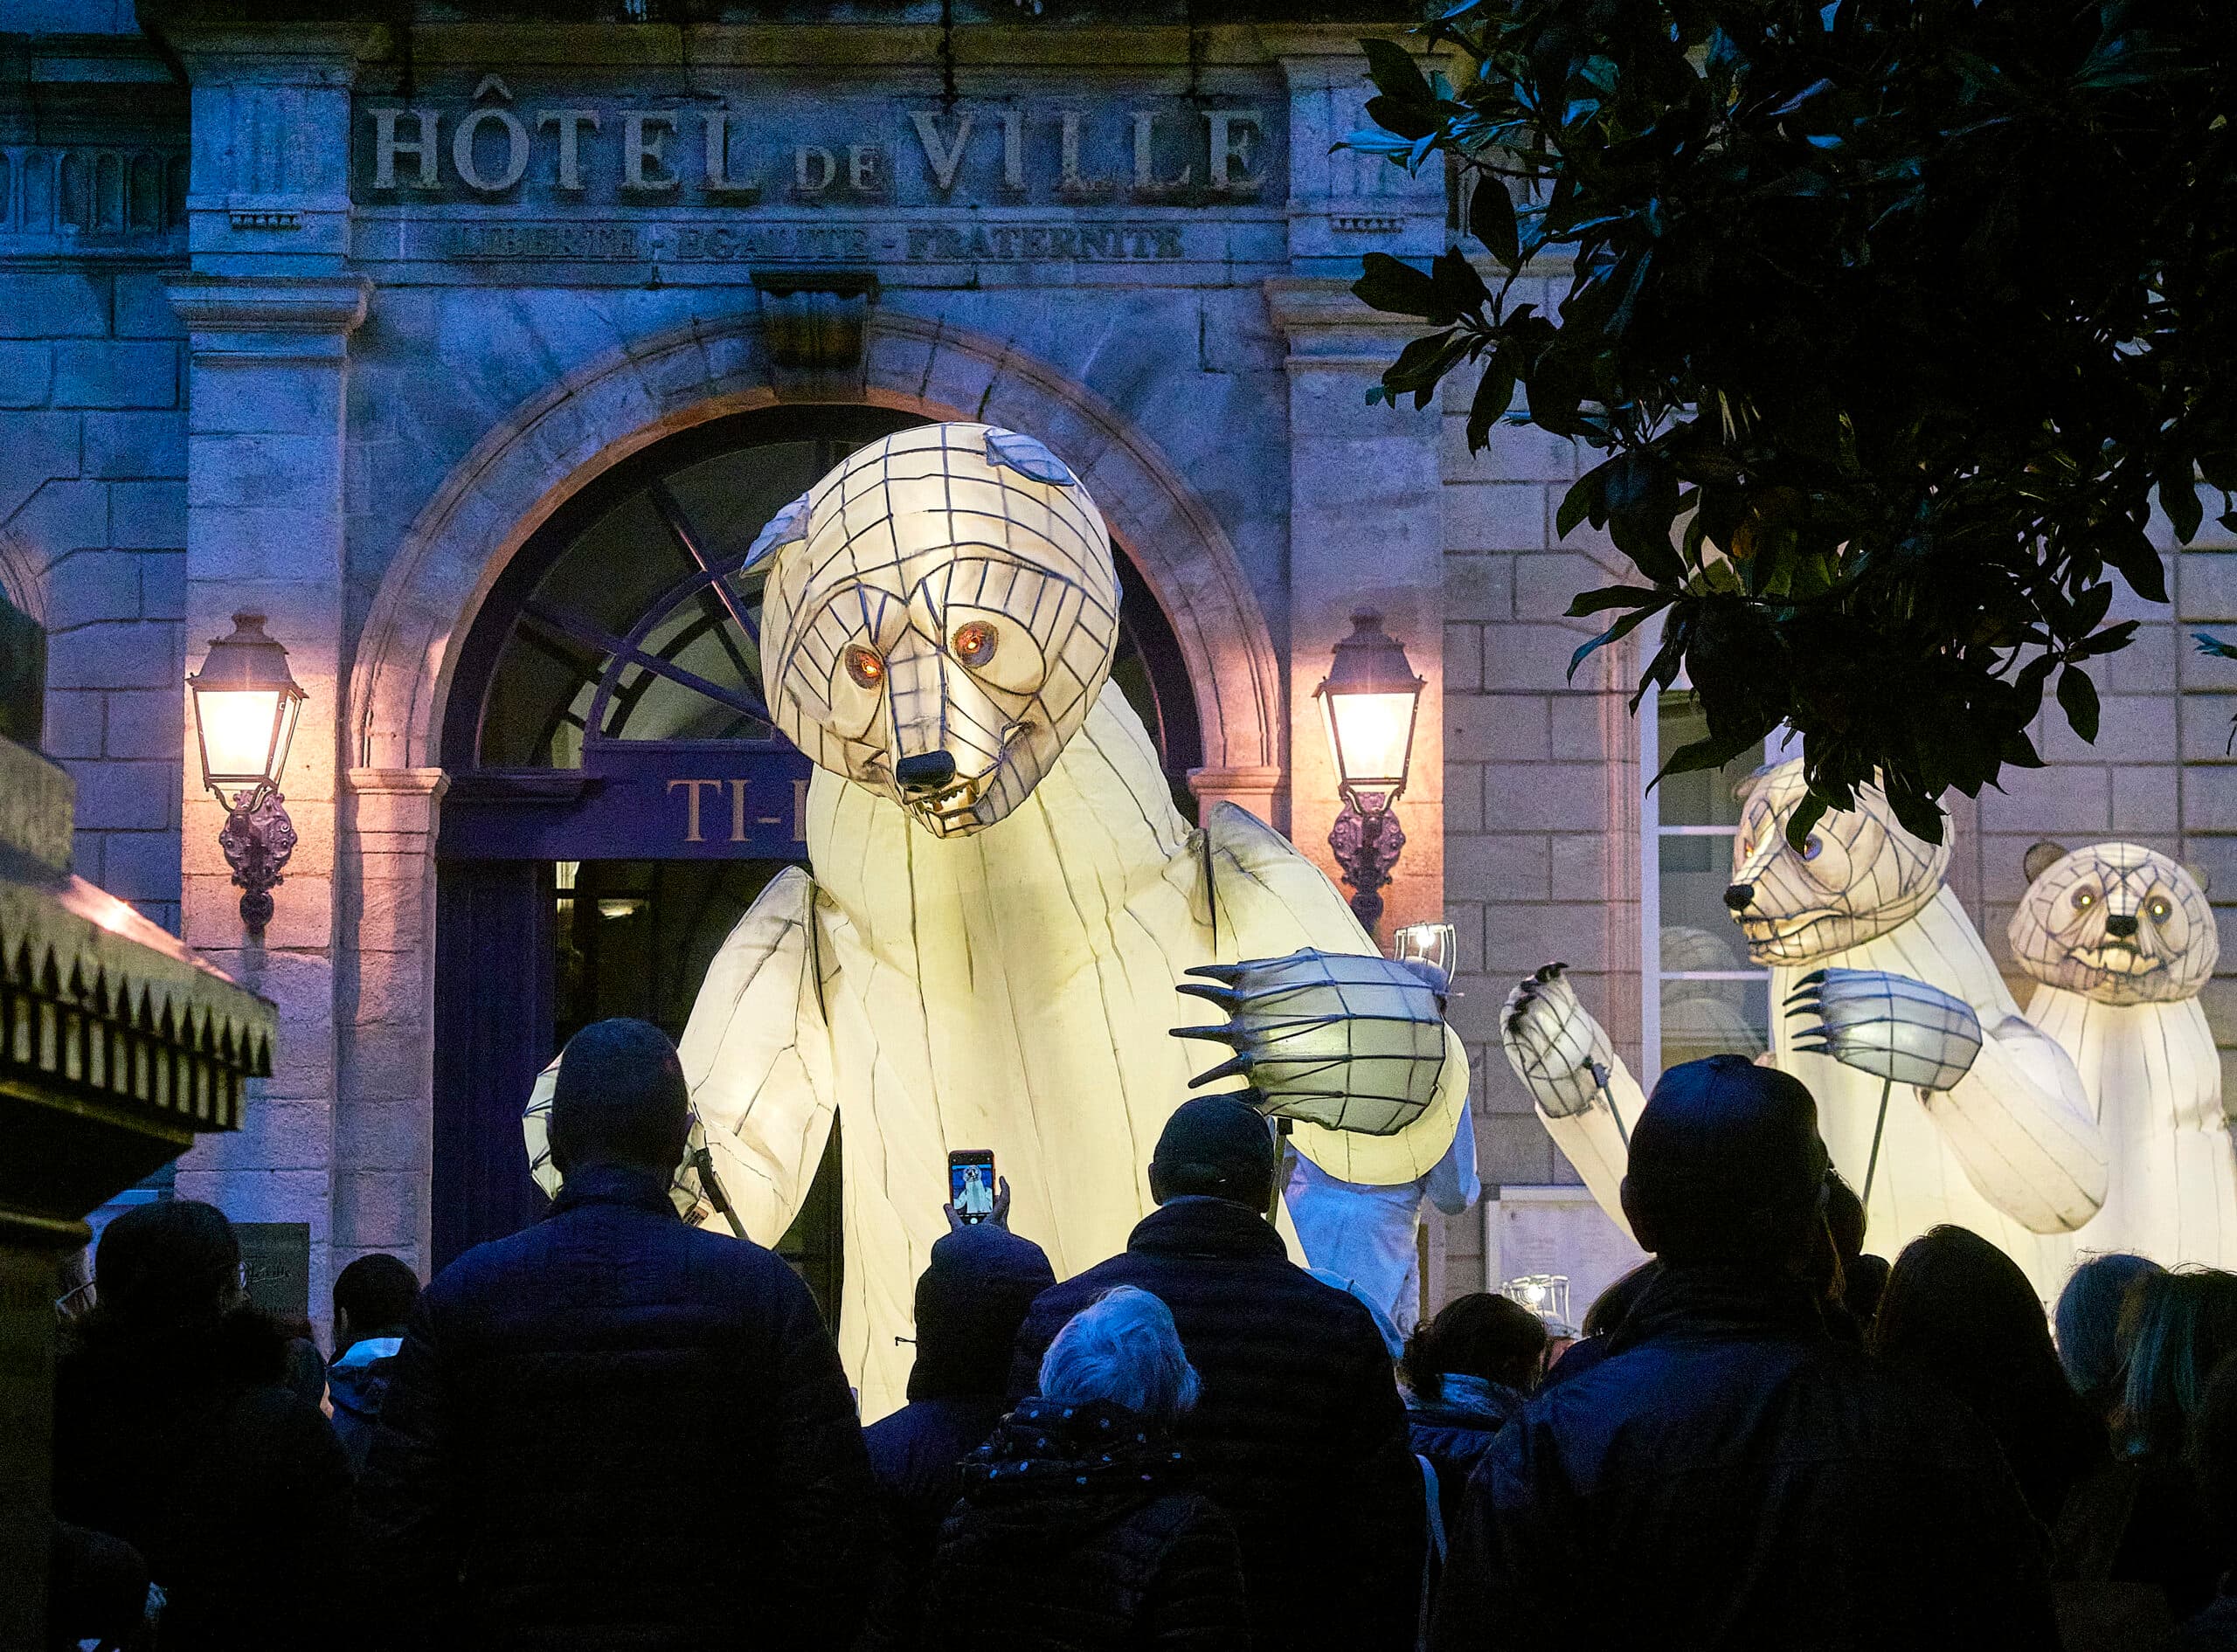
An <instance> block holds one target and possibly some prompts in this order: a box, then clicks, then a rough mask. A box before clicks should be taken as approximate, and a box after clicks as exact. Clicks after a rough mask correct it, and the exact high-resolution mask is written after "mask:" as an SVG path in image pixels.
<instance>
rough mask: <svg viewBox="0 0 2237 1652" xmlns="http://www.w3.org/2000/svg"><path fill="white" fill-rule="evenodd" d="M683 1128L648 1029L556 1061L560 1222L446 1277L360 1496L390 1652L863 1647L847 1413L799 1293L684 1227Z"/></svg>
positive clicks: (850, 1413)
mask: <svg viewBox="0 0 2237 1652" xmlns="http://www.w3.org/2000/svg"><path fill="white" fill-rule="evenodd" d="M688 1131H689V1096H688V1095H687V1093H686V1090H685V1087H684V1082H683V1068H682V1063H681V1062H680V1061H677V1059H676V1054H675V1046H674V1045H673V1044H671V1043H670V1042H669V1041H668V1037H667V1035H666V1034H665V1033H662V1032H661V1030H660V1028H658V1027H656V1026H652V1025H650V1024H649V1023H648V1022H644V1021H638V1020H606V1021H599V1022H596V1023H594V1024H593V1025H592V1026H586V1027H585V1028H584V1029H583V1030H582V1031H581V1032H579V1033H576V1034H575V1036H574V1037H573V1038H572V1039H571V1040H568V1043H567V1047H566V1049H565V1051H564V1053H563V1054H561V1056H560V1058H559V1071H558V1085H557V1089H556V1090H555V1091H554V1094H553V1096H552V1102H551V1157H552V1160H553V1162H554V1163H555V1164H557V1165H558V1166H559V1170H560V1173H561V1175H562V1176H563V1177H564V1185H562V1186H561V1188H560V1190H559V1195H558V1198H557V1199H554V1200H553V1201H552V1206H551V1213H550V1214H549V1215H547V1216H545V1217H544V1220H542V1221H540V1222H537V1224H536V1225H535V1226H533V1227H530V1228H528V1229H527V1230H525V1231H524V1232H522V1233H518V1234H513V1235H512V1236H510V1237H509V1238H506V1239H500V1240H496V1241H493V1242H491V1243H489V1244H487V1245H480V1246H477V1247H475V1248H474V1249H472V1250H469V1251H467V1253H466V1254H465V1255H462V1256H461V1257H459V1258H458V1259H457V1260H456V1261H453V1262H452V1263H451V1264H450V1265H449V1266H448V1267H447V1268H444V1269H443V1270H442V1272H440V1274H438V1275H435V1278H434V1279H433V1282H431V1283H429V1285H428V1286H427V1288H426V1289H425V1290H423V1291H421V1292H420V1293H419V1300H418V1301H417V1302H416V1303H414V1304H413V1305H412V1311H411V1317H410V1318H409V1319H408V1320H407V1321H406V1323H405V1332H404V1343H403V1346H402V1347H401V1348H399V1349H398V1351H397V1354H396V1364H395V1366H394V1368H393V1370H392V1371H391V1373H390V1376H389V1385H388V1393H387V1396H386V1398H385V1399H384V1401H383V1402H382V1405H381V1413H380V1420H379V1422H378V1424H377V1427H376V1429H375V1432H374V1435H373V1443H372V1449H371V1454H370V1455H369V1456H368V1458H367V1461H366V1465H365V1477H364V1483H363V1485H362V1487H361V1488H360V1495H359V1502H360V1506H361V1509H362V1510H363V1513H364V1527H365V1545H364V1547H365V1552H366V1554H365V1573H364V1575H366V1576H368V1577H371V1578H376V1579H379V1580H380V1586H381V1589H382V1591H383V1608H382V1610H383V1616H384V1620H385V1621H384V1623H383V1624H382V1625H381V1629H382V1635H381V1638H380V1640H379V1645H380V1646H382V1647H383V1648H387V1647H396V1648H398V1649H402V1648H412V1649H419V1648H423V1647H443V1648H450V1647H461V1648H463V1647H472V1648H474V1649H475V1652H570V1649H574V1648H581V1649H584V1652H617V1649H624V1648H626V1649H628V1652H687V1649H691V1652H696V1649H700V1648H706V1647H730V1646H740V1645H746V1644H753V1645H767V1646H772V1647H773V1646H786V1647H822V1646H844V1645H846V1644H847V1643H848V1641H849V1639H851V1638H852V1636H853V1635H854V1633H855V1628H857V1627H858V1626H859V1624H860V1622H861V1619H862V1608H863V1605H864V1601H865V1598H866V1596H867V1594H868V1592H869V1581H870V1576H871V1560H872V1553H873V1548H874V1543H875V1524H874V1520H873V1517H872V1514H871V1510H870V1496H871V1488H870V1474H869V1458H868V1457H867V1455H865V1454H864V1452H863V1449H862V1429H861V1427H860V1425H859V1424H858V1422H857V1420H856V1419H855V1406H854V1397H853V1395H852V1394H851V1393H849V1392H848V1386H847V1378H846V1373H845V1372H843V1371H842V1370H841V1367H840V1364H839V1351H838V1349H837V1348H836V1347H835V1345H834V1344H833V1343H832V1340H831V1337H830V1335H829V1333H828V1332H827V1331H825V1330H824V1327H823V1323H822V1320H821V1317H819V1316H818V1314H817V1312H816V1307H815V1301H814V1297H813V1296H810V1295H809V1294H808V1289H807V1285H806V1284H805V1283H803V1282H801V1280H800V1275H797V1274H795V1273H794V1272H793V1270H792V1269H791V1268H788V1267H786V1265H785V1263H784V1262H783V1261H781V1260H780V1259H779V1257H777V1256H776V1255H774V1254H773V1253H772V1252H770V1251H767V1250H765V1249H764V1248H762V1247H760V1246H759V1245H756V1244H753V1243H751V1241H745V1240H739V1239H734V1238H732V1237H731V1235H730V1234H725V1233H719V1232H717V1233H710V1232H707V1231H705V1230H703V1229H701V1228H696V1227H689V1226H687V1225H686V1224H685V1223H684V1221H683V1220H682V1218H681V1217H680V1216H678V1215H677V1213H676V1209H675V1203H674V1201H673V1200H671V1199H670V1198H669V1197H668V1189H669V1185H670V1183H671V1181H672V1179H673V1178H674V1176H675V1167H676V1165H677V1164H678V1163H679V1162H680V1161H681V1160H682V1157H683V1149H684V1143H685V1140H686V1137H687V1134H688ZM746 1625H751V1628H750V1629H748V1628H745V1627H744V1626H746Z"/></svg>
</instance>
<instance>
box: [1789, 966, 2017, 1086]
mask: <svg viewBox="0 0 2237 1652" xmlns="http://www.w3.org/2000/svg"><path fill="white" fill-rule="evenodd" d="M1786 1015H1787V1020H1790V1021H1792V1020H1800V1021H1801V1022H1802V1026H1801V1027H1800V1028H1799V1029H1798V1032H1797V1037H1796V1038H1795V1040H1794V1047H1795V1048H1796V1049H1798V1050H1806V1051H1810V1052H1811V1053H1813V1054H1819V1055H1830V1056H1832V1058H1833V1059H1834V1060H1835V1061H1839V1062H1840V1063H1841V1064H1842V1065H1843V1066H1845V1067H1853V1068H1856V1069H1857V1070H1858V1071H1860V1072H1864V1073H1870V1074H1872V1075H1873V1076H1874V1077H1876V1078H1885V1079H1892V1080H1893V1081H1894V1082H1896V1083H1898V1084H1915V1085H1917V1086H1918V1087H1919V1088H1920V1089H1924V1090H1946V1089H1949V1088H1950V1086H1951V1085H1953V1084H1955V1083H1957V1081H1958V1080H1959V1079H1961V1078H1963V1077H1964V1076H1965V1075H1966V1074H1967V1073H1968V1072H1970V1071H1971V1070H1972V1066H1973V1058H1974V1057H1975V1056H1976V1055H1977V1054H1980V1051H1981V1021H1980V1018H1979V1017H1978V1016H1977V1015H1975V1014H1974V1013H1973V1008H1972V1006H1970V1004H1967V1003H1966V1002H1965V1001H1964V1000H1963V999H1958V998H1953V997H1951V996H1950V994H1949V993H1947V992H1943V990H1942V989H1941V988H1940V987H1938V986H1929V985H1927V983H1925V982H1924V981H1918V980H1914V979H1912V978H1910V977H1909V976H1908V975H1891V974H1888V973H1887V971H1883V970H1816V971H1811V973H1810V974H1808V975H1805V976H1804V977H1803V978H1802V980H1801V982H1800V984H1799V985H1797V986H1796V988H1795V990H1794V991H1793V992H1790V993H1789V994H1788V995H1787V1000H1786Z"/></svg>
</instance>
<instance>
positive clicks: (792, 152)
mask: <svg viewBox="0 0 2237 1652" xmlns="http://www.w3.org/2000/svg"><path fill="white" fill-rule="evenodd" d="M585 79H588V77H585ZM515 83H516V84H520V83H519V82H518V80H517V77H516V81H515ZM602 84H603V85H604V86H605V88H606V89H602V90H601V89H598V88H597V87H595V86H592V85H589V84H585V82H583V81H578V82H575V83H571V84H568V85H566V86H564V89H561V90H556V91H544V92H540V91H538V90H537V88H534V87H530V86H526V85H524V84H523V85H522V89H521V91H520V92H519V93H515V92H514V90H513V88H512V86H511V85H509V84H508V82H507V81H506V80H505V79H501V78H500V77H498V76H496V75H495V74H489V73H483V74H481V75H479V76H478V77H476V76H474V75H472V74H471V73H470V72H467V71H455V72H452V73H451V74H450V75H449V76H448V77H447V78H443V79H437V80H431V81H425V82H423V83H422V87H421V90H420V92H419V95H418V96H416V97H415V98H414V99H413V100H412V101H411V102H409V103H405V102H401V101H398V100H391V99H388V98H384V97H382V96H380V95H378V94H368V95H366V96H365V97H364V99H363V100H361V102H360V106H359V121H358V125H357V133H358V140H357V155H356V157H355V160H354V163H353V169H352V177H353V181H354V182H353V188H354V191H355V193H356V194H357V197H358V199H359V200H360V202H361V203H362V204H365V205H369V206H379V205H382V204H395V203H398V202H400V201H403V200H405V199H409V198H413V197H418V196H423V195H426V194H433V195H435V196H436V197H439V198H440V197H450V198H453V199H456V200H458V201H461V202H474V203H481V202H485V201H487V200H488V197H492V196H496V195H503V196H505V197H507V200H508V204H511V203H518V204H521V205H523V206H533V205H534V204H537V203H538V202H540V201H543V202H554V203H557V202H559V201H566V202H569V203H570V204H572V203H573V202H576V201H579V202H581V203H582V204H585V205H588V206H601V205H603V206H610V207H613V208H616V209H623V210H627V209H636V210H639V211H642V210H645V209H647V208H653V209H659V208H662V207H668V206H677V207H689V206H698V205H708V206H714V205H722V206H727V207H733V208H735V207H738V206H751V205H758V204H759V202H760V200H761V198H762V197H763V194H764V184H763V180H764V179H765V178H768V177H770V176H777V177H787V176H788V177H789V185H790V187H789V189H787V190H785V191H783V194H784V196H785V197H787V198H789V200H791V201H793V202H797V203H802V204H814V205H817V206H821V207H826V208H842V207H848V206H852V207H857V208H867V207H872V206H876V205H887V206H893V207H898V208H903V209H919V210H933V211H937V210H938V209H940V208H943V207H948V206H966V205H967V206H975V205H1001V206H1019V205H1032V204H1045V205H1049V206H1060V207H1061V206H1083V205H1089V204H1094V203H1098V202H1105V203H1110V204H1113V205H1123V204H1125V203H1128V202H1132V203H1138V204H1144V205H1157V206H1171V207H1185V208H1216V207H1221V206H1232V205H1234V204H1236V203H1239V202H1248V201H1254V200H1258V199H1262V198H1278V193H1279V190H1280V188H1281V180H1280V178H1279V177H1278V176H1277V172H1278V167H1279V165H1280V162H1281V160H1282V157H1283V156H1284V154H1285V148H1286V135H1285V133H1284V132H1283V131H1281V130H1280V129H1279V128H1280V127H1281V125H1282V123H1283V120H1284V116H1285V110H1286V107H1287V106H1286V101H1285V99H1284V98H1283V97H1282V96H1281V94H1280V90H1279V88H1278V86H1274V85H1272V84H1271V83H1269V84H1266V85H1265V86H1264V87H1263V90H1262V91H1260V92H1246V93H1244V96H1243V98H1242V99H1241V100H1236V97H1235V95H1234V92H1233V90H1230V91H1229V92H1228V93H1224V94H1221V93H1206V94H1205V95H1204V97H1202V98H1201V99H1191V98H1184V97H1180V96H1176V95H1174V94H1173V93H1171V92H1169V91H1167V90H1166V89H1165V88H1163V87H1156V88H1152V87H1148V86H1139V84H1138V85H1137V86H1134V87H1132V88H1128V87H1126V86H1119V85H1116V84H1112V85H1110V86H1106V87H1105V88H1103V89H1098V86H1097V85H1096V84H1095V83H1093V82H1086V83H1084V84H1082V85H1081V86H1077V88H1075V89H1074V90H1073V91H1072V92H1071V93H1070V95H1066V96H1051V97H1050V98H1049V99H1048V100H1045V101H1042V100H1034V99H1028V98H1023V97H1019V96H998V97H989V98H986V99H983V100H974V99H973V98H970V97H966V98H963V99H961V100H957V101H955V102H953V103H952V104H949V105H943V106H941V107H936V108H935V107H924V106H923V104H922V103H921V102H918V104H917V106H916V107H911V101H910V100H904V99H901V98H896V97H890V96H887V95H884V94H883V93H879V92H877V91H876V89H875V88H872V87H869V86H863V87H859V88H853V89H848V88H843V87H842V88H838V89H835V90H832V91H831V92H830V93H828V95H826V94H824V93H821V92H818V93H814V94H809V93H804V92H803V91H802V89H801V88H800V86H797V85H786V84H785V83H782V82H767V81H766V80H765V79H759V80H757V79H753V78H752V72H749V71H745V70H736V71H728V72H724V71H720V70H717V71H710V84H709V85H708V86H706V88H705V92H704V97H703V100H696V101H690V102H678V101H676V100H674V99H672V98H667V97H661V96H654V95H651V94H650V93H647V92H644V91H633V90H631V89H629V88H627V86H625V85H623V84H622V83H620V81H619V80H618V79H609V81H607V82H606V83H602ZM1247 84H1250V85H1257V82H1255V81H1252V82H1248V83H1247ZM445 87H447V88H448V91H447V92H446V91H445V90H443V89H442V88H445Z"/></svg>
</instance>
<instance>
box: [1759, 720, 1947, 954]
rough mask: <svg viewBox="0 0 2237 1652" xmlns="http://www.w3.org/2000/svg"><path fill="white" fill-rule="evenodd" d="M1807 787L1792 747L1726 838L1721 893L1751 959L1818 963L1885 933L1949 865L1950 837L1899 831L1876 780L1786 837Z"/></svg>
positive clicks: (1762, 779)
mask: <svg viewBox="0 0 2237 1652" xmlns="http://www.w3.org/2000/svg"><path fill="white" fill-rule="evenodd" d="M1809 789H1810V788H1809V784H1808V782H1806V781H1805V780H1804V778H1803V772H1802V761H1801V759H1800V758H1798V757H1797V758H1796V759H1794V760H1792V761H1790V762H1787V763H1782V764H1778V765H1777V766H1776V767H1775V768H1771V769H1767V770H1765V771H1763V773H1762V774H1760V775H1758V776H1757V777H1756V779H1755V781H1754V783H1753V784H1752V785H1750V786H1749V790H1748V794H1747V799H1746V803H1745V805H1744V806H1743V807H1742V811H1741V815H1740V831H1739V833H1738V834H1737V835H1736V836H1735V838H1734V839H1733V840H1732V884H1731V887H1730V888H1728V889H1726V891H1725V893H1724V903H1725V905H1726V906H1727V907H1728V908H1729V909H1731V911H1732V917H1733V922H1735V923H1737V924H1739V925H1740V930H1741V933H1742V935H1744V936H1745V937H1747V940H1748V956H1749V957H1751V958H1753V959H1754V960H1755V961H1756V963H1758V964H1815V963H1818V962H1820V961H1822V960H1824V959H1825V958H1829V957H1832V956H1833V954H1835V953H1837V952H1842V951H1846V950H1848V949H1849V948H1850V947H1853V946H1857V945H1860V944H1863V943H1864V942H1866V941H1869V940H1871V939H1872V938H1873V937H1875V936H1880V935H1885V934H1887V931H1888V930H1892V929H1894V928H1895V927H1896V926H1897V925H1898V924H1900V923H1906V922H1908V920H1910V919H1911V918H1913V917H1915V916H1917V915H1918V914H1919V913H1920V912H1921V911H1922V910H1923V909H1925V908H1926V906H1927V905H1928V904H1929V902H1932V901H1933V899H1934V897H1935V895H1936V894H1937V893H1938V892H1939V891H1940V889H1941V888H1942V878H1943V874H1944V873H1945V872H1947V871H1948V870H1949V868H1950V847H1949V845H1948V844H1947V843H1946V842H1945V843H1941V844H1932V843H1926V842H1923V841H1922V840H1919V839H1917V838H1915V837H1913V836H1912V835H1911V834H1910V833H1908V832H1906V831H1905V830H1904V829H1903V828H1902V826H1901V824H1900V823H1899V822H1898V821H1897V820H1896V819H1895V814H1894V810H1892V809H1890V808H1889V807H1888V806H1887V798H1886V797H1885V796H1884V795H1882V793H1881V792H1880V789H1879V788H1878V787H1876V786H1861V787H1859V788H1858V791H1857V805H1858V806H1857V807H1855V808H1853V809H1846V810H1843V811H1841V812H1838V813H1833V814H1828V815H1827V816H1825V819H1822V820H1820V821H1819V822H1818V826H1817V829H1816V830H1815V831H1813V832H1811V834H1810V836H1809V838H1808V839H1807V840H1805V841H1804V844H1803V847H1801V848H1800V849H1798V850H1797V849H1794V848H1791V847H1789V846H1788V844H1787V840H1786V826H1787V822H1788V821H1789V820H1790V819H1792V818H1793V815H1794V811H1795V809H1796V807H1797V805H1799V804H1800V803H1801V802H1802V799H1803V798H1804V797H1805V796H1806V795H1807V794H1808V792H1809Z"/></svg>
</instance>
